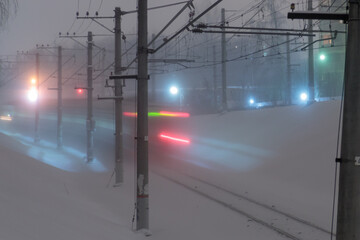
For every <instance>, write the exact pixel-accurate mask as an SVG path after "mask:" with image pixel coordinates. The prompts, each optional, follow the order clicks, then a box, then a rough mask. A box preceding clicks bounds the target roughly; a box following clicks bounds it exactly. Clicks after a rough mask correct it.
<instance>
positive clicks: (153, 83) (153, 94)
mask: <svg viewBox="0 0 360 240" xmlns="http://www.w3.org/2000/svg"><path fill="white" fill-rule="evenodd" d="M154 38H155V34H152V37H151V39H154ZM152 48H153V49H155V41H153V43H152ZM152 58H153V59H155V53H154V54H152ZM152 68H153V69H152V74H151V101H152V103H153V104H155V102H156V78H155V62H154V61H153V64H152Z"/></svg>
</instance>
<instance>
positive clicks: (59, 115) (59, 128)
mask: <svg viewBox="0 0 360 240" xmlns="http://www.w3.org/2000/svg"><path fill="white" fill-rule="evenodd" d="M57 90H58V91H57V93H58V104H57V111H58V113H57V147H58V148H59V149H61V148H62V144H63V136H62V48H61V46H59V47H58V89H57Z"/></svg>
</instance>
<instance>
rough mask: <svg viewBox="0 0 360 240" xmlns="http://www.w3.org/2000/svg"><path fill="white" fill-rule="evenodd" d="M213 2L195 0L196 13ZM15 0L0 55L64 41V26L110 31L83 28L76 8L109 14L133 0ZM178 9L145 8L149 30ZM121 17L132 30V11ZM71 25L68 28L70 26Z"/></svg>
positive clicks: (157, 1) (235, 4)
mask: <svg viewBox="0 0 360 240" xmlns="http://www.w3.org/2000/svg"><path fill="white" fill-rule="evenodd" d="M101 2H102V4H101ZM176 2H179V1H176V0H172V1H169V0H151V1H150V0H149V1H148V6H149V7H153V6H160V5H164V4H169V3H176ZM214 2H215V0H195V1H194V3H195V7H196V10H197V11H196V13H197V14H198V13H200V12H201V11H203V10H204V9H205V8H206V7H207V6H210V5H211V4H212V3H214ZM249 2H251V1H248V0H246V1H231V0H223V2H222V3H220V4H219V5H218V8H222V7H224V8H226V9H233V10H238V9H240V8H242V7H244V6H245V5H246V4H247V3H249ZM18 3H19V9H18V12H17V15H16V16H14V17H12V18H11V19H10V21H9V24H8V26H6V28H5V29H3V30H2V31H1V32H0V46H1V47H0V54H1V55H8V54H9V55H14V54H16V52H17V51H27V50H30V49H34V48H35V46H36V44H44V45H47V44H50V45H54V44H59V43H63V42H64V41H70V40H64V39H62V40H61V39H59V38H58V34H59V32H62V33H66V32H67V31H68V30H71V31H70V32H71V33H72V32H75V31H76V32H77V34H78V35H85V34H86V32H87V31H93V32H94V33H100V32H101V33H105V34H108V33H110V32H107V31H106V30H104V29H103V28H101V27H98V26H97V25H96V24H95V23H92V24H91V25H90V27H89V28H87V27H88V25H89V23H90V20H85V21H83V20H76V21H75V22H74V20H75V13H76V11H79V12H80V16H84V15H85V12H86V11H87V10H88V9H89V6H90V9H89V12H90V15H91V16H94V13H95V11H97V10H99V15H100V16H113V10H114V8H115V7H120V8H121V9H122V10H124V11H126V10H134V9H136V4H137V1H136V0H121V1H115V0H103V1H101V0H79V1H77V0H61V1H59V0H18ZM90 3H91V4H90ZM100 5H101V8H100ZM180 7H181V6H180ZM178 9H179V6H178V7H172V8H167V9H162V10H161V11H160V10H156V11H152V12H149V32H154V31H158V30H160V29H161V27H162V26H163V25H164V24H165V23H166V21H167V20H169V19H170V18H171V17H172V16H173V15H174V14H175V13H176V11H178ZM184 15H185V16H183V19H182V20H183V21H181V20H180V22H177V23H175V25H174V27H173V28H172V29H171V30H172V31H176V30H177V28H176V26H180V25H182V24H184V20H186V15H187V12H186V13H185V14H184ZM184 18H185V19H184ZM164 20H165V21H164ZM122 21H123V28H124V32H127V33H135V32H136V28H137V27H136V24H137V23H136V14H132V16H124V17H123V19H122ZM102 22H103V23H104V24H105V25H106V26H108V27H110V28H112V25H113V23H112V22H111V20H103V21H102ZM73 23H74V24H73ZM72 24H73V25H72ZM176 24H177V25H176ZM71 26H72V28H71V29H70V27H71Z"/></svg>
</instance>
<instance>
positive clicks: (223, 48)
mask: <svg viewBox="0 0 360 240" xmlns="http://www.w3.org/2000/svg"><path fill="white" fill-rule="evenodd" d="M221 26H222V27H225V9H224V8H222V9H221ZM226 55H227V54H226V34H225V28H222V34H221V56H222V60H221V61H222V64H221V76H222V110H223V111H227V109H228V107H227V94H226V89H227V85H226V58H227V56H226Z"/></svg>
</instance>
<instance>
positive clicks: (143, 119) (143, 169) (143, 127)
mask: <svg viewBox="0 0 360 240" xmlns="http://www.w3.org/2000/svg"><path fill="white" fill-rule="evenodd" d="M147 24H148V23H147V0H138V48H137V57H138V86H137V91H138V103H137V109H138V116H137V137H136V139H137V149H136V150H137V161H136V163H137V173H136V186H137V187H136V188H137V190H136V209H137V212H136V230H148V229H149V166H148V47H147V45H148V44H147V29H148V25H147Z"/></svg>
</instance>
